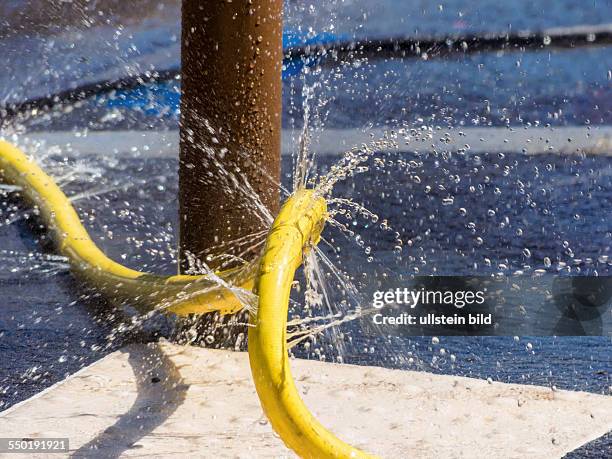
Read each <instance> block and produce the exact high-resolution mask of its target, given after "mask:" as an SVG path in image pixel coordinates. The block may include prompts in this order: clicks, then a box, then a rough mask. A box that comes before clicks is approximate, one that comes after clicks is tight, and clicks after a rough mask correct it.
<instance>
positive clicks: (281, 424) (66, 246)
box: [0, 140, 372, 459]
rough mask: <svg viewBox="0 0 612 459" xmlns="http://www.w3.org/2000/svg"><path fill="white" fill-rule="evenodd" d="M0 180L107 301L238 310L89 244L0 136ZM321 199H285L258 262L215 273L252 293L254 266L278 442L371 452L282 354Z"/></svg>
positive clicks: (205, 282) (187, 279)
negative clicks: (344, 435) (298, 383)
mask: <svg viewBox="0 0 612 459" xmlns="http://www.w3.org/2000/svg"><path fill="white" fill-rule="evenodd" d="M0 178H1V179H3V181H4V182H5V183H8V184H10V185H14V186H17V187H19V188H20V189H21V196H22V197H23V198H24V199H25V200H26V201H28V202H29V203H30V204H31V205H33V206H35V207H37V208H38V210H39V215H40V218H41V220H42V222H43V223H44V224H45V225H46V226H47V228H48V229H49V233H50V236H51V238H52V240H53V242H54V243H55V245H56V246H57V248H58V250H59V252H60V253H61V254H62V255H64V256H65V257H67V258H68V259H69V261H70V264H71V266H72V268H73V270H74V271H75V272H76V274H77V275H78V276H79V277H81V278H82V279H83V280H84V281H86V282H88V283H90V284H91V285H94V286H95V287H96V288H97V289H98V290H100V291H101V293H103V294H104V295H106V296H107V297H108V298H111V299H120V300H125V301H128V302H129V304H130V305H132V306H134V307H137V308H139V309H140V310H141V311H146V312H148V311H150V310H152V309H154V308H157V307H160V306H161V307H164V308H165V310H166V311H169V312H173V313H176V314H190V313H204V312H212V311H220V312H221V313H227V314H230V313H234V312H238V311H239V310H241V309H242V308H243V305H242V303H241V302H240V301H239V300H238V298H237V297H236V296H235V295H234V293H233V292H232V291H231V290H230V289H228V288H224V287H220V286H219V284H218V281H215V280H211V279H209V278H207V277H206V276H184V275H177V276H157V275H154V274H147V273H143V272H140V271H135V270H133V269H130V268H127V267H125V266H122V265H120V264H119V263H116V262H115V261H113V260H111V259H110V258H108V257H107V256H106V255H104V253H103V252H102V251H101V250H100V249H99V248H98V247H97V246H96V245H95V244H94V242H93V241H92V240H91V238H90V237H89V235H88V233H87V231H86V229H85V228H84V227H83V225H82V224H81V221H80V220H79V217H78V215H77V213H76V211H75V210H74V208H73V207H72V204H71V203H70V200H69V199H68V198H67V197H66V195H65V194H64V193H63V192H62V191H61V190H60V188H59V187H58V186H57V185H56V184H55V183H54V181H53V179H51V177H49V176H48V175H47V174H45V173H44V172H43V171H42V170H41V169H40V167H38V166H37V165H36V164H35V163H34V162H33V161H31V160H30V159H29V158H28V157H27V156H26V155H25V154H24V153H23V152H21V151H20V150H19V149H18V148H16V147H14V146H13V145H11V144H9V143H7V142H5V141H2V140H0ZM326 211H327V209H326V203H325V200H324V199H323V198H321V197H317V196H316V194H315V193H314V191H312V190H300V191H298V192H296V193H295V194H294V195H293V196H292V197H290V198H289V199H288V200H287V202H286V203H285V205H284V206H283V208H282V209H281V211H280V213H279V215H278V217H277V218H276V220H275V222H274V224H273V226H272V230H271V231H270V234H269V235H268V239H267V242H266V248H265V251H264V255H263V258H262V259H261V263H260V262H259V260H255V261H254V262H252V263H249V264H247V265H245V266H244V267H241V268H237V269H234V270H229V271H224V272H221V273H218V276H219V277H221V278H222V279H223V281H224V282H227V283H228V284H231V285H235V286H239V287H241V288H244V289H248V290H252V288H253V286H254V283H255V282H254V278H255V275H256V273H257V267H259V277H258V280H257V291H258V293H259V305H258V308H257V312H256V315H252V316H251V322H252V323H251V325H252V326H251V327H249V359H250V362H251V370H252V373H253V378H254V380H255V387H256V388H257V393H258V394H259V398H260V400H261V404H262V406H263V409H264V411H265V412H266V414H267V415H268V418H269V419H270V422H271V424H272V426H273V427H274V429H275V430H276V431H277V432H278V434H279V435H280V436H281V438H282V439H283V441H284V442H285V443H286V444H287V445H288V446H289V447H290V448H292V449H293V450H294V451H295V452H296V453H298V454H299V455H300V456H302V457H307V458H316V459H319V458H328V457H329V458H345V457H346V458H351V457H353V458H355V457H358V458H367V457H372V456H370V455H368V454H366V453H364V452H362V451H360V450H358V449H356V448H353V447H352V446H350V445H348V444H346V443H344V442H343V441H341V440H339V439H338V438H336V437H335V436H334V435H333V434H332V433H331V432H329V431H328V430H327V429H325V427H323V426H322V425H321V424H320V423H319V422H318V421H317V420H316V419H315V418H314V417H313V415H312V414H311V413H310V412H309V411H308V408H306V406H305V405H304V402H303V401H302V400H301V398H300V396H299V395H298V392H297V390H296V387H295V383H294V382H293V378H292V376H291V370H290V368H289V363H288V355H287V341H286V329H287V311H288V305H289V294H290V290H291V284H292V282H293V276H294V274H295V270H296V269H297V268H298V267H299V266H300V264H301V263H302V251H303V250H305V248H307V247H308V246H309V245H311V244H316V243H317V242H318V241H319V238H320V234H321V230H322V229H323V225H324V223H325V217H326Z"/></svg>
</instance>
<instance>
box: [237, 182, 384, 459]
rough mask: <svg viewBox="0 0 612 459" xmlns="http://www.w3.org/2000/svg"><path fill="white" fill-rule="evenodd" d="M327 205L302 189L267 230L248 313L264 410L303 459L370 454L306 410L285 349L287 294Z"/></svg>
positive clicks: (253, 366) (253, 364)
mask: <svg viewBox="0 0 612 459" xmlns="http://www.w3.org/2000/svg"><path fill="white" fill-rule="evenodd" d="M326 215H327V206H326V203H325V200H324V199H323V198H322V197H318V196H317V195H316V193H315V192H314V191H312V190H301V191H299V192H298V193H296V194H295V195H294V196H293V199H292V200H291V201H288V202H287V203H286V204H285V205H284V206H283V208H282V209H281V211H280V213H279V215H278V217H276V220H275V221H274V224H273V225H272V229H271V230H270V232H269V234H268V239H267V241H266V248H265V249H264V254H263V258H262V260H261V264H260V268H259V275H258V277H257V282H256V290H257V293H258V295H259V304H258V307H257V311H256V312H255V313H252V314H251V318H250V322H251V323H250V325H251V326H250V327H249V360H250V362H251V372H252V374H253V380H254V382H255V387H256V389H257V393H258V394H259V399H260V400H261V404H262V407H263V409H264V412H265V413H266V415H267V416H268V419H269V420H270V423H271V424H272V427H273V428H274V430H275V431H276V432H277V433H278V434H279V435H280V437H281V438H282V439H283V441H284V442H285V444H286V445H287V446H288V447H289V448H291V449H293V450H294V451H295V452H296V453H297V454H298V455H300V456H301V457H304V458H315V459H319V458H351V457H358V458H368V457H373V456H370V455H369V454H367V453H364V452H363V451H361V450H359V449H357V448H354V447H352V446H350V445H348V444H347V443H344V442H343V441H342V440H340V439H338V438H337V437H336V436H335V435H334V434H332V433H331V432H330V431H328V430H327V429H326V428H325V427H323V425H321V424H320V423H319V422H318V421H317V420H316V419H315V417H314V416H313V415H312V413H310V411H309V410H308V408H307V407H306V405H305V404H304V402H303V401H302V399H301V398H300V396H299V394H298V391H297V389H296V387H295V383H294V381H293V376H292V375H291V368H290V367H289V357H288V353H287V336H286V335H287V312H288V308H289V295H290V293H291V285H292V283H293V277H294V274H295V271H296V269H297V268H298V267H299V266H300V265H301V263H302V254H303V251H304V250H308V247H309V246H312V245H314V244H316V243H317V242H318V241H319V238H320V234H321V231H322V229H323V225H324V223H325V218H326Z"/></svg>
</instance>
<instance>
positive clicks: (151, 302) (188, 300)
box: [0, 140, 258, 315]
mask: <svg viewBox="0 0 612 459" xmlns="http://www.w3.org/2000/svg"><path fill="white" fill-rule="evenodd" d="M0 179H2V181H3V182H4V183H8V184H10V185H15V186H17V187H19V188H20V189H21V196H22V197H23V198H24V199H25V200H26V201H28V203H29V204H30V205H32V206H35V207H36V208H38V210H39V214H40V218H41V219H42V222H43V223H44V224H45V226H46V227H47V228H48V230H49V234H50V236H51V238H52V240H53V242H54V244H55V246H56V247H57V249H58V250H59V252H60V253H61V254H62V255H64V256H65V257H67V258H68V260H69V262H70V264H71V267H72V269H73V270H74V271H75V273H76V274H77V275H78V277H80V278H81V279H82V280H84V281H85V282H86V283H88V284H91V285H93V286H95V287H96V288H97V289H98V290H99V291H101V293H103V294H104V295H105V296H106V297H108V298H110V299H114V300H119V301H124V302H126V303H129V304H130V305H131V306H133V307H135V308H137V309H138V310H139V311H141V312H149V311H151V310H153V309H155V308H161V309H163V310H165V311H168V312H172V313H175V314H179V315H187V314H191V313H196V314H199V313H205V312H212V311H219V312H221V313H222V314H232V313H235V312H238V311H240V310H242V309H243V307H244V306H243V304H242V303H241V302H240V300H239V299H238V298H237V297H236V296H235V295H234V293H232V291H231V290H229V289H227V288H223V287H220V286H219V283H218V281H215V280H211V279H210V278H208V277H207V276H205V275H202V276H186V275H177V276H158V275H155V274H148V273H144V272H140V271H135V270H133V269H130V268H127V267H125V266H122V265H120V264H119V263H116V262H115V261H113V260H111V259H110V258H108V257H107V256H106V255H105V254H104V253H103V252H102V251H101V250H100V249H99V248H98V247H97V246H96V245H95V243H94V242H93V241H92V240H91V238H90V237H89V234H87V230H86V229H85V228H84V227H83V225H82V224H81V221H80V219H79V216H78V215H77V213H76V211H75V210H74V207H72V204H71V203H70V200H69V199H68V198H67V197H66V195H65V194H64V193H63V192H62V190H61V189H60V188H59V187H58V186H57V185H56V184H55V182H54V181H53V179H52V178H51V177H49V176H48V175H47V174H45V173H44V172H43V171H42V169H41V168H40V167H38V165H37V164H36V163H35V162H34V161H32V160H31V159H29V158H28V157H27V156H26V155H25V154H24V153H23V152H22V151H21V150H19V149H18V148H16V147H14V146H13V145H11V144H10V143H8V142H5V141H2V140H0ZM257 266H258V260H255V261H253V262H251V263H248V264H246V265H245V266H243V267H240V268H236V269H233V270H228V271H224V272H220V273H218V276H219V277H221V278H222V279H223V281H224V282H227V284H230V285H234V286H237V287H239V288H243V289H246V290H252V289H253V286H254V283H255V282H254V278H255V275H256V272H257Z"/></svg>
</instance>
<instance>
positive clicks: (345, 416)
mask: <svg viewBox="0 0 612 459" xmlns="http://www.w3.org/2000/svg"><path fill="white" fill-rule="evenodd" d="M292 366H293V369H294V374H295V377H296V380H297V381H298V386H299V390H300V392H301V393H302V394H303V397H304V399H305V401H306V403H307V405H308V406H309V407H310V408H311V410H312V411H313V412H314V413H315V414H316V415H317V416H318V417H319V419H320V420H321V421H322V422H323V423H324V424H325V425H326V426H328V427H329V428H331V429H332V430H333V431H334V432H335V433H336V434H337V435H339V436H340V437H341V438H343V439H345V440H346V441H349V442H351V443H353V444H355V445H358V446H359V447H362V448H364V449H366V450H368V451H371V452H374V453H378V454H380V455H382V456H383V457H390V458H406V457H410V458H470V459H477V458H492V457H493V458H521V459H522V458H527V457H528V458H558V457H561V456H562V455H563V454H564V453H565V452H568V451H570V450H573V449H575V448H577V447H578V446H580V445H582V444H584V443H586V442H588V441H590V440H593V439H595V438H597V437H599V436H601V435H603V434H604V433H606V432H608V431H610V430H611V429H612V397H610V396H602V395H594V394H588V393H583V392H568V391H553V390H552V389H550V388H547V387H537V386H522V385H516V384H503V383H497V382H493V383H488V382H487V381H482V380H477V379H469V378H462V377H455V376H440V375H433V374H429V373H422V372H413V371H397V370H388V369H382V368H375V367H360V366H350V365H337V364H329V363H321V362H312V361H304V360H295V361H293V364H292ZM0 432H1V433H2V436H3V437H11V436H16V437H30V438H39V437H69V439H70V448H71V455H72V456H73V457H88V458H92V457H93V458H95V457H105V458H106V457H120V456H121V457H155V458H165V457H177V458H179V457H180V458H200V457H201V458H246V457H257V458H259V457H261V458H270V457H292V454H291V452H290V451H288V450H287V449H286V448H285V447H284V445H283V443H282V441H281V440H280V439H279V438H278V437H277V436H276V435H275V434H274V433H273V432H272V430H271V428H270V425H269V424H268V422H267V420H266V418H265V417H264V415H263V414H262V411H261V408H260V405H259V401H258V399H257V395H256V393H255V389H254V386H253V384H252V382H251V377H250V369H249V365H248V357H247V355H246V354H245V353H235V352H228V351H215V350H208V349H201V348H194V347H182V346H177V345H172V344H167V343H162V344H160V345H149V346H145V345H133V346H129V347H127V348H124V349H122V350H121V351H118V352H115V353H113V354H110V355H109V356H107V357H105V358H103V359H102V360H100V361H98V362H97V363H95V364H93V365H91V366H90V367H88V368H85V369H83V370H81V371H80V372H78V373H77V374H75V375H73V376H71V377H69V378H68V379H67V380H65V381H63V382H61V383H59V384H57V385H55V386H53V387H51V388H50V389H48V390H46V391H44V392H43V393H41V394H39V395H37V396H35V397H33V398H31V399H29V400H26V401H24V402H22V403H20V404H18V405H15V406H13V407H12V408H10V409H8V410H7V411H5V412H3V413H0ZM6 457H9V456H8V455H7V456H6ZM10 457H15V456H13V455H11V456H10ZM28 457H53V458H57V457H62V455H60V454H53V455H47V456H45V455H38V456H36V455H30V456H28Z"/></svg>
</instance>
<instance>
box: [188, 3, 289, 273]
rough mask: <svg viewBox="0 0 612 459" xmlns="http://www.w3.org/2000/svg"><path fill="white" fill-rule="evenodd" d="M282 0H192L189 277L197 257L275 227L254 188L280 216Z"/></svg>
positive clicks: (237, 247) (240, 247) (238, 246)
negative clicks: (268, 226)
mask: <svg viewBox="0 0 612 459" xmlns="http://www.w3.org/2000/svg"><path fill="white" fill-rule="evenodd" d="M282 3H283V2H282V0H183V3H182V7H183V10H182V47H181V52H182V67H181V68H182V70H181V78H182V80H181V88H182V96H181V126H180V165H179V217H180V242H179V244H180V267H181V268H180V269H181V270H182V271H185V270H186V269H187V265H188V263H187V262H188V257H187V255H188V254H193V255H194V256H195V257H197V258H198V259H199V260H202V261H205V256H206V255H219V254H220V253H227V252H228V248H227V246H224V247H219V246H220V245H221V244H224V243H225V244H227V243H230V242H231V241H235V240H236V239H240V238H244V237H246V236H248V235H250V234H252V233H255V232H257V231H261V230H263V229H266V227H265V226H266V225H265V224H264V223H263V222H262V220H261V218H259V217H258V216H257V212H258V210H257V206H256V205H254V201H255V199H254V197H253V195H252V192H254V193H256V194H257V195H258V196H259V200H260V201H261V203H263V205H264V206H265V207H267V208H268V209H269V210H270V212H271V213H272V215H275V214H276V212H277V211H278V207H279V187H278V182H279V180H280V135H281V91H282V87H281V66H282V59H283V53H282ZM245 183H248V185H246V186H245ZM249 187H250V188H252V191H251V190H249ZM259 212H261V211H259ZM247 239H248V238H247ZM246 246H248V241H246V242H245V243H243V244H232V250H231V252H233V254H234V255H237V254H239V253H240V252H242V251H244V250H245V247H246ZM252 255H254V254H253V253H244V256H245V257H247V258H248V257H249V256H252ZM221 261H222V260H217V261H212V266H211V267H213V268H218V267H219V265H220V262H221ZM207 263H208V264H209V265H210V264H211V262H207Z"/></svg>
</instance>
